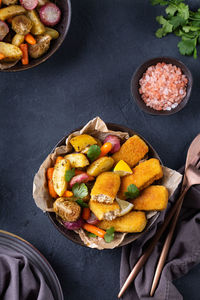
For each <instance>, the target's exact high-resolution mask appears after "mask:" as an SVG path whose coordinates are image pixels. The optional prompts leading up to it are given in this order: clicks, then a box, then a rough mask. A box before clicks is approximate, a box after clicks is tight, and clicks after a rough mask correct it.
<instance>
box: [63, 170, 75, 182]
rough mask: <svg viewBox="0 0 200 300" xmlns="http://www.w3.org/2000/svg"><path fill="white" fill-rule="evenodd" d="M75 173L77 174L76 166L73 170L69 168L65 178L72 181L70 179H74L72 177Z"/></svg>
mask: <svg viewBox="0 0 200 300" xmlns="http://www.w3.org/2000/svg"><path fill="white" fill-rule="evenodd" d="M74 175H75V168H73V169H71V170H67V171H66V173H65V180H66V181H67V182H70V180H71V179H72V177H74Z"/></svg>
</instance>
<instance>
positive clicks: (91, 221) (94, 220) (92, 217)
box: [87, 213, 99, 225]
mask: <svg viewBox="0 0 200 300" xmlns="http://www.w3.org/2000/svg"><path fill="white" fill-rule="evenodd" d="M87 223H89V224H93V225H96V224H97V223H99V219H98V218H97V217H96V216H95V214H93V213H91V214H90V217H89V219H88V220H87Z"/></svg>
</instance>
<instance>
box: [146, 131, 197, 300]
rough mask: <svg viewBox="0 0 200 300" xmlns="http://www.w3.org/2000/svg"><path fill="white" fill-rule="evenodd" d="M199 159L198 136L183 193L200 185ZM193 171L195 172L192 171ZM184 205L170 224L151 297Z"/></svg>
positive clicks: (188, 158) (188, 156)
mask: <svg viewBox="0 0 200 300" xmlns="http://www.w3.org/2000/svg"><path fill="white" fill-rule="evenodd" d="M199 159H200V135H198V136H197V137H196V138H195V139H194V140H193V142H192V144H191V145H190V148H189V150H188V155H187V160H186V164H185V174H184V178H183V184H182V191H183V189H185V190H186V192H187V191H188V189H189V188H190V187H191V186H192V185H194V184H199V183H200V177H198V176H196V172H195V170H198V169H199V168H200V162H198V160H199ZM195 165H196V166H195ZM192 166H193V169H192ZM191 169H192V170H193V171H191ZM182 204H183V199H182V201H181V202H180V203H179V206H178V208H177V211H176V213H175V216H174V218H173V220H172V223H171V224H170V229H169V232H168V235H167V237H166V240H165V243H164V246H163V249H162V252H161V255H160V258H159V261H158V264H157V267H156V271H155V275H154V278H153V283H152V287H151V291H150V296H153V295H154V292H155V290H156V287H157V285H158V282H159V279H160V275H161V272H162V269H163V266H164V264H165V260H166V257H167V254H168V251H169V247H170V244H171V240H172V237H173V233H174V230H175V227H176V223H177V221H178V217H179V214H180V210H181V207H182Z"/></svg>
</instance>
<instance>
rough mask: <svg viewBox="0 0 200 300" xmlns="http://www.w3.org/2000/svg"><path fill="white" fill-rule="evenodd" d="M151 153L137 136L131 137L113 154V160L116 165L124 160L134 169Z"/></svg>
mask: <svg viewBox="0 0 200 300" xmlns="http://www.w3.org/2000/svg"><path fill="white" fill-rule="evenodd" d="M148 151H149V148H148V146H147V144H146V143H145V142H144V141H143V140H142V139H141V138H140V137H139V136H137V135H133V136H132V137H130V138H129V139H128V140H127V141H126V142H125V143H124V144H123V145H122V146H121V148H120V150H119V151H118V152H116V153H114V154H113V156H112V158H113V159H114V161H115V163H117V162H118V161H120V160H121V159H122V160H124V161H125V162H126V163H127V164H128V165H129V166H130V167H134V166H135V165H136V164H137V163H138V162H139V161H140V160H141V159H142V158H143V157H144V156H145V154H147V152H148Z"/></svg>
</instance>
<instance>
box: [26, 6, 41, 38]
mask: <svg viewBox="0 0 200 300" xmlns="http://www.w3.org/2000/svg"><path fill="white" fill-rule="evenodd" d="M27 16H28V18H29V19H30V20H31V21H32V24H33V26H32V28H31V33H32V34H34V35H40V34H43V33H45V27H44V25H43V24H42V22H41V21H40V18H39V16H38V14H37V12H36V10H35V9H34V10H30V11H28V12H27Z"/></svg>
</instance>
